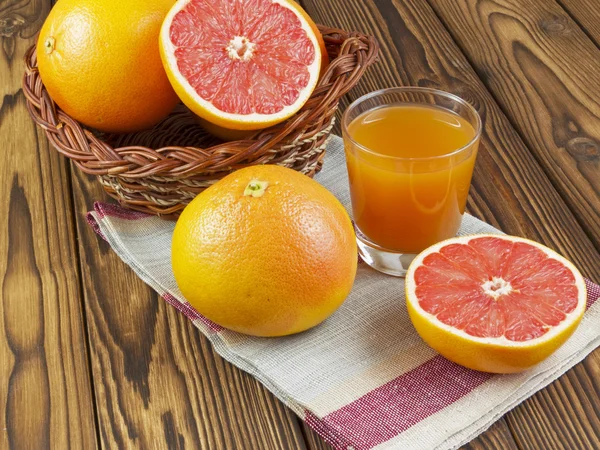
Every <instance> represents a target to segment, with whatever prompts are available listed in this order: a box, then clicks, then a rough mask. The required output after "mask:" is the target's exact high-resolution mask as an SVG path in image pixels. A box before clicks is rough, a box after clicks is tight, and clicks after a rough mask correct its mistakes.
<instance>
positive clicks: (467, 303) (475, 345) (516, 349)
mask: <svg viewBox="0 0 600 450" xmlns="http://www.w3.org/2000/svg"><path fill="white" fill-rule="evenodd" d="M406 301H407V306H408V312H409V315H410V318H411V319H412V322H413V324H414V326H415V328H416V330H417V332H418V333H419V334H420V335H421V337H422V338H423V340H425V342H427V344H429V345H430V346H431V347H432V348H433V349H435V350H437V351H438V352H439V353H441V354H442V355H443V356H445V357H446V358H448V359H450V360H452V361H454V362H456V363H458V364H462V365H463V366H466V367H469V368H471V369H476V370H481V371H486V372H498V373H508V372H518V371H521V370H524V369H526V368H528V367H531V366H533V365H534V364H537V363H539V362H540V361H542V360H544V359H545V358H547V357H548V356H549V355H550V354H551V353H553V352H554V351H555V350H556V349H557V348H558V347H560V346H561V345H562V344H563V343H564V342H565V341H566V340H567V339H568V338H569V336H571V334H572V333H573V331H575V329H576V328H577V325H578V324H579V322H580V321H581V318H582V316H583V312H584V311H585V305H586V289H585V282H584V279H583V277H582V276H581V274H580V273H579V271H578V270H577V269H576V268H575V267H574V266H573V264H571V263H570V262H569V261H567V260H566V259H565V258H563V257H562V256H560V255H558V254H557V253H556V252H554V251H553V250H551V249H549V248H547V247H544V246H543V245H541V244H538V243H536V242H533V241H529V240H526V239H522V238H517V237H513V236H495V235H480V236H467V237H458V238H454V239H450V240H447V241H444V242H441V243H439V244H436V245H434V246H432V247H430V248H428V249H427V250H425V251H424V252H422V253H421V254H419V256H417V258H415V260H414V261H413V262H412V264H411V266H410V267H409V269H408V273H407V275H406Z"/></svg>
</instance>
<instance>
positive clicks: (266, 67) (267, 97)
mask: <svg viewBox="0 0 600 450" xmlns="http://www.w3.org/2000/svg"><path fill="white" fill-rule="evenodd" d="M160 49H161V57H162V60H163V64H164V66H165V69H166V72H167V75H168V77H169V80H170V81H171V84H172V85H173V87H174V89H175V91H176V92H177V94H178V95H179V97H180V98H181V100H182V101H183V102H184V103H185V104H186V105H187V106H188V108H190V109H191V110H192V111H193V112H194V113H195V114H197V115H198V116H200V117H202V118H203V119H205V120H208V121H209V122H212V123H214V124H216V125H218V126H220V127H224V128H229V129H234V130H256V129H261V128H266V127H268V126H270V125H274V124H276V123H279V122H282V121H283V120H285V119H287V118H288V117H290V116H291V115H293V114H294V113H296V112H297V111H298V110H299V109H300V108H301V107H302V106H303V105H304V103H305V102H306V101H307V100H308V98H309V97H310V95H311V94H312V92H313V90H314V88H315V87H316V84H317V81H318V79H319V72H320V68H321V62H322V52H323V51H324V44H323V40H322V37H321V36H320V34H319V32H318V30H317V28H316V25H315V24H314V22H313V21H312V20H311V19H310V17H308V15H307V14H306V13H305V12H304V10H302V8H301V7H300V6H299V5H298V4H297V3H295V2H294V1H293V0H238V1H236V2H231V1H229V0H210V1H209V0H181V1H178V2H177V3H176V4H175V6H174V7H173V8H172V9H171V11H170V12H169V14H168V15H167V17H166V18H165V21H164V23H163V26H162V29H161V34H160Z"/></svg>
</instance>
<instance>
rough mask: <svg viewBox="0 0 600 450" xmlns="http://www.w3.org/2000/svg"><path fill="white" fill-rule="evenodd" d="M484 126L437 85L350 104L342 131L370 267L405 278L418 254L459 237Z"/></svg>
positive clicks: (359, 230)
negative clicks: (432, 246) (433, 87)
mask: <svg viewBox="0 0 600 450" xmlns="http://www.w3.org/2000/svg"><path fill="white" fill-rule="evenodd" d="M481 128H482V126H481V119H480V117H479V114H477V111H476V110H475V108H473V107H472V106H471V105H470V104H469V103H467V102H466V101H464V100H462V99H461V98H459V97H457V96H456V95H453V94H449V93H447V92H442V91H438V90H435V89H428V88H418V87H401V88H391V89H384V90H381V91H376V92H372V93H370V94H368V95H365V96H363V97H361V98H359V99H358V100H356V101H355V102H354V103H352V104H351V105H350V106H349V107H348V109H347V110H346V112H345V113H344V116H343V118H342V134H343V137H344V149H345V153H346V163H347V166H348V176H349V180H350V195H351V200H352V211H353V215H354V223H355V226H356V234H357V241H358V248H359V253H360V256H361V257H362V259H363V260H364V261H365V262H366V263H367V264H369V265H370V266H371V267H373V268H375V269H377V270H379V271H381V272H384V273H387V274H390V275H396V276H404V275H405V273H406V269H407V268H408V265H409V264H410V262H411V261H412V259H413V258H414V256H415V255H416V254H417V253H419V252H421V251H422V250H424V249H425V248H427V247H429V246H431V245H433V244H435V243H436V242H440V241H442V240H444V239H448V238H451V237H453V236H455V235H456V232H457V231H458V229H459V227H460V223H461V220H462V215H463V213H464V212H465V206H466V202H467V196H468V193H469V187H470V185H471V176H472V174H473V166H474V164H475V158H476V157H477V149H478V146H479V140H480V137H481Z"/></svg>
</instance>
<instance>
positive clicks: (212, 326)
mask: <svg viewBox="0 0 600 450" xmlns="http://www.w3.org/2000/svg"><path fill="white" fill-rule="evenodd" d="M162 298H164V299H165V301H166V302H167V303H168V304H169V305H171V306H173V307H174V308H175V309H177V310H178V311H179V312H182V313H183V314H184V315H185V317H187V318H188V319H190V320H191V321H192V322H193V321H196V320H199V321H200V322H202V323H203V324H204V325H206V326H207V327H208V329H209V330H210V331H214V332H215V333H218V332H219V331H222V330H224V328H223V327H222V326H221V325H217V324H216V323H214V322H213V321H212V320H208V319H207V318H206V317H204V316H203V315H202V314H200V313H199V312H198V311H196V310H195V309H194V307H193V306H192V305H190V304H189V303H188V302H180V301H179V300H177V299H176V298H175V297H174V296H172V295H171V294H169V293H168V292H166V293H164V294H163V295H162Z"/></svg>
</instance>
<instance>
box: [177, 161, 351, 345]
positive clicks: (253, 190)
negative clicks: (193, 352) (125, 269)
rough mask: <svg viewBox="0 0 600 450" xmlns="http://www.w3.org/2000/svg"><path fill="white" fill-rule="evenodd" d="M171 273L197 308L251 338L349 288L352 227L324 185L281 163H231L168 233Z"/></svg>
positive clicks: (292, 324) (279, 330)
mask: <svg viewBox="0 0 600 450" xmlns="http://www.w3.org/2000/svg"><path fill="white" fill-rule="evenodd" d="M171 259H172V264H173V273H174V275H175V280H176V281H177V285H178V286H179V288H180V290H181V292H182V293H183V295H184V297H185V298H186V299H187V300H188V301H189V302H190V304H191V305H192V306H193V307H194V308H196V310H197V311H198V312H199V313H200V314H202V315H204V316H206V317H207V318H209V319H210V320H212V321H214V322H215V323H217V324H219V325H221V326H224V327H226V328H229V329H231V330H234V331H238V332H241V333H246V334H251V335H256V336H282V335H288V334H292V333H298V332H300V331H304V330H306V329H308V328H311V327H313V326H315V325H317V324H319V323H320V322H322V321H323V320H325V319H326V318H327V317H329V315H331V314H332V313H333V312H334V311H335V310H336V309H337V308H338V307H339V306H340V305H341V304H342V302H343V301H344V299H345V298H346V297H347V296H348V294H349V293H350V289H351V288H352V284H353V282H354V277H355V275H356V263H357V249H356V237H355V234H354V228H353V226H352V223H351V221H350V218H349V217H348V214H347V213H346V210H345V209H344V207H343V206H342V205H341V204H340V202H339V201H338V200H337V199H336V198H335V197H334V196H333V195H332V194H331V193H330V192H329V191H327V190H326V189H325V188H324V187H323V186H321V185H320V184H319V183H317V182H316V181H314V180H312V179H310V178H309V177H307V176H306V175H302V174H301V173H298V172H296V171H294V170H291V169H287V168H284V167H280V166H274V165H266V166H252V167H247V168H245V169H241V170H238V171H237V172H234V173H232V174H230V175H228V176H226V177H225V178H223V179H222V180H220V181H218V182H217V183H215V184H214V185H213V186H211V187H209V188H208V189H206V190H205V191H203V192H202V193H200V194H199V195H198V196H197V197H196V198H195V199H194V200H193V201H192V202H191V203H190V204H189V205H188V206H187V207H186V208H185V210H184V211H183V213H182V214H181V216H180V217H179V220H178V221H177V224H176V226H175V231H174V233H173V242H172V257H171Z"/></svg>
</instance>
